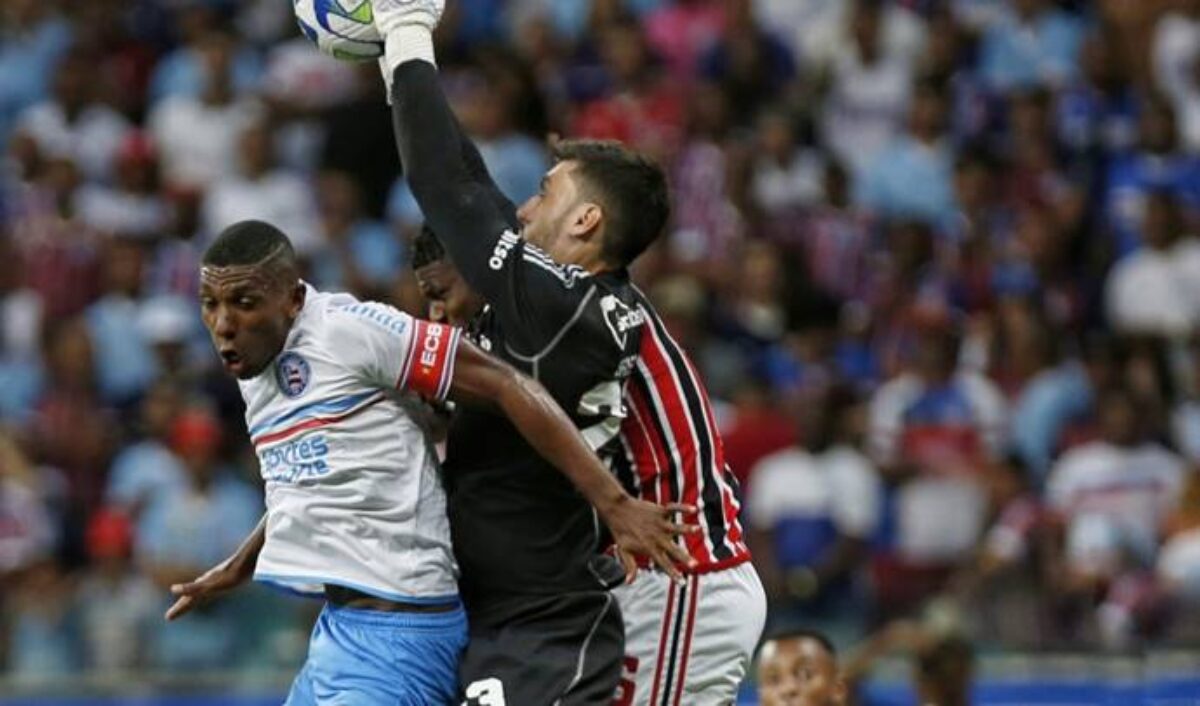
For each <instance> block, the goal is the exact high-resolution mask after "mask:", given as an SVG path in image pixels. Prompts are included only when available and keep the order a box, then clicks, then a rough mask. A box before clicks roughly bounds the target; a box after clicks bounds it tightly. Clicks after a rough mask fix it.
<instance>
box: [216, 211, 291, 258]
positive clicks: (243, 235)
mask: <svg viewBox="0 0 1200 706" xmlns="http://www.w3.org/2000/svg"><path fill="white" fill-rule="evenodd" d="M278 257H283V258H285V259H284V260H281V262H284V263H287V264H290V265H293V266H294V265H295V263H296V251H295V249H294V248H293V247H292V241H291V240H288V237H287V236H286V235H284V234H283V231H281V230H279V229H278V228H276V227H275V226H273V225H271V224H270V223H267V222H265V221H239V222H237V223H234V224H233V225H231V226H229V227H228V228H226V229H225V230H223V231H221V234H220V235H218V236H217V239H216V240H214V241H213V243H212V245H209V246H208V249H207V250H205V251H204V258H203V259H202V261H201V262H202V263H203V264H205V265H212V266H213V267H232V266H235V265H257V264H259V263H262V262H264V261H266V260H268V259H275V258H278Z"/></svg>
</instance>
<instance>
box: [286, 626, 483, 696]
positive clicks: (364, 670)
mask: <svg viewBox="0 0 1200 706" xmlns="http://www.w3.org/2000/svg"><path fill="white" fill-rule="evenodd" d="M466 645H467V616H466V613H465V612H464V611H463V609H462V607H461V606H459V607H458V608H457V609H456V610H453V611H451V612H448V613H385V612H382V611H375V610H358V609H355V608H344V607H340V606H336V605H331V604H329V603H326V604H325V608H324V609H323V610H322V611H321V615H320V616H319V617H318V618H317V624H316V626H314V627H313V633H312V639H311V640H310V641H309V644H308V660H307V661H305V663H304V668H303V669H301V670H300V673H299V674H298V675H296V680H295V681H294V682H292V690H291V692H290V693H289V694H288V698H287V701H286V702H285V705H284V706H383V705H384V704H387V705H389V706H442V705H443V704H446V705H455V704H457V703H458V700H457V696H458V660H459V657H460V656H461V655H462V651H463V648H465V647H466Z"/></svg>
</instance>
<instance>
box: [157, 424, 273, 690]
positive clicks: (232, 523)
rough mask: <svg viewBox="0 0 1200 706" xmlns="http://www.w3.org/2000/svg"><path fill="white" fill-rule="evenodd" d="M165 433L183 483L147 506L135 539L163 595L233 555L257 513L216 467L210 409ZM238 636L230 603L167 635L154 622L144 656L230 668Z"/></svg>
mask: <svg viewBox="0 0 1200 706" xmlns="http://www.w3.org/2000/svg"><path fill="white" fill-rule="evenodd" d="M170 436H171V446H172V448H173V449H174V450H175V452H176V453H177V454H178V455H179V458H180V459H181V460H182V462H183V465H184V467H185V469H186V471H187V481H186V483H185V485H184V486H183V487H182V488H180V489H179V490H178V491H177V492H173V493H169V494H163V495H162V496H161V497H160V498H159V499H158V500H157V501H156V502H155V503H153V504H152V505H150V506H149V507H147V508H146V515H145V519H144V521H142V522H140V523H139V524H138V529H137V536H136V547H137V558H138V561H139V563H140V564H141V565H142V567H143V569H144V570H145V571H146V572H147V574H148V575H149V577H150V578H151V579H152V580H153V581H154V583H155V584H157V586H158V587H159V590H162V591H165V590H167V589H168V588H169V587H170V585H171V584H173V583H179V582H182V581H190V580H192V579H193V578H195V577H196V576H199V575H200V574H201V573H203V572H204V571H205V570H207V569H208V567H210V566H212V565H214V564H216V563H217V562H219V561H221V560H222V559H224V558H225V557H226V556H228V555H229V554H232V553H233V550H234V549H236V548H237V546H238V545H239V544H240V543H241V541H242V539H243V538H244V537H245V536H246V535H247V534H248V533H249V532H250V530H252V529H253V528H254V526H255V525H256V524H257V522H258V519H259V516H260V515H261V514H262V507H261V501H259V500H258V498H257V497H256V496H255V493H254V491H253V490H251V489H250V488H249V487H248V486H246V484H245V483H243V482H242V481H241V480H240V479H238V478H236V477H234V475H233V474H232V472H231V470H230V469H228V468H223V467H222V466H221V464H220V462H219V460H218V456H217V452H218V450H219V448H220V443H221V431H220V426H219V424H218V421H217V420H216V419H215V418H214V417H213V416H212V415H211V414H210V413H209V412H207V411H204V410H199V409H189V410H187V411H185V412H184V413H182V414H181V415H180V416H179V417H177V418H176V419H175V421H174V422H173V423H172V425H171V432H170ZM237 632H238V624H237V618H236V602H232V603H231V602H224V603H218V604H215V605H213V606H212V607H211V608H210V609H209V610H208V611H206V612H202V613H201V614H200V615H198V616H196V617H195V619H192V620H188V621H185V622H182V623H179V624H178V625H174V624H172V625H171V626H170V629H169V630H168V629H167V627H166V624H165V623H160V624H159V631H158V635H157V639H156V640H155V641H154V649H153V651H152V653H151V654H152V655H153V656H154V660H155V662H156V663H157V664H158V665H160V666H163V667H168V668H176V669H178V668H183V667H217V666H232V664H233V660H234V658H235V653H234V652H233V648H234V646H235V644H236V641H237Z"/></svg>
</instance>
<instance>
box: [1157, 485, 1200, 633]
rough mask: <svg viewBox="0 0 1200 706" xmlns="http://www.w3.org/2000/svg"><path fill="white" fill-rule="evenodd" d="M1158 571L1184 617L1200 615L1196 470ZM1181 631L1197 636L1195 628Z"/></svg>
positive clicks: (1172, 524) (1199, 507)
mask: <svg viewBox="0 0 1200 706" xmlns="http://www.w3.org/2000/svg"><path fill="white" fill-rule="evenodd" d="M1156 569H1157V573H1158V577H1159V579H1160V580H1161V581H1162V582H1163V584H1164V589H1165V591H1166V592H1167V594H1168V595H1170V596H1172V597H1173V598H1174V599H1175V601H1176V602H1177V604H1178V606H1179V610H1180V612H1181V613H1182V615H1183V616H1195V615H1200V473H1196V472H1195V471H1194V470H1193V471H1192V472H1191V473H1190V474H1188V477H1187V481H1186V485H1185V486H1184V490H1183V492H1182V493H1181V494H1180V497H1179V506H1178V507H1177V508H1176V511H1175V513H1174V515H1173V517H1172V518H1171V521H1170V522H1169V523H1168V529H1167V539H1166V542H1165V543H1164V544H1163V547H1162V550H1161V551H1160V552H1159V555H1158V563H1157V566H1156ZM1181 627H1182V626H1181ZM1177 632H1178V633H1179V636H1180V637H1182V638H1185V639H1195V636H1196V632H1195V629H1194V628H1193V629H1191V630H1188V629H1186V628H1183V629H1180V630H1178V631H1177Z"/></svg>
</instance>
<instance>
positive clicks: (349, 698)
mask: <svg viewBox="0 0 1200 706" xmlns="http://www.w3.org/2000/svg"><path fill="white" fill-rule="evenodd" d="M200 306H201V314H202V318H203V320H204V324H205V326H206V328H207V329H208V330H209V333H210V335H211V337H212V340H213V345H214V346H215V348H216V349H217V353H218V354H219V355H220V357H221V360H222V363H223V364H224V367H225V369H226V370H227V371H228V372H229V373H231V374H233V375H235V376H236V377H237V378H238V386H239V388H240V389H241V392H242V396H243V398H244V400H245V402H246V425H247V427H248V429H249V433H250V436H251V440H252V442H253V443H254V446H255V450H256V453H257V455H258V458H259V463H260V470H261V473H262V476H263V479H264V481H265V486H266V505H267V512H266V515H265V516H264V518H263V522H262V523H261V524H260V526H259V528H258V529H257V530H256V531H255V533H254V534H253V535H252V536H251V537H250V538H249V539H247V541H246V542H245V543H244V544H243V546H242V547H241V548H240V549H239V551H238V552H237V553H236V554H235V555H234V556H233V557H231V558H230V559H229V560H228V561H226V562H224V563H222V564H221V565H219V566H218V567H216V568H214V569H213V570H211V571H209V572H208V573H206V574H205V575H204V576H202V577H201V578H200V579H198V580H197V581H196V582H193V583H192V584H187V585H183V586H177V587H173V589H172V590H173V592H174V593H176V594H177V595H179V596H180V597H179V599H178V600H177V601H176V603H175V604H174V605H173V606H172V607H171V608H170V609H169V611H168V613H167V618H168V619H174V618H176V617H178V616H180V615H182V614H184V613H186V612H187V611H188V610H190V609H191V608H192V607H193V606H194V605H195V604H196V603H197V601H199V600H202V599H205V598H210V597H212V596H214V595H217V594H219V593H221V592H223V591H225V590H228V589H230V588H232V587H234V586H236V585H238V584H240V583H242V582H244V581H245V580H246V578H247V577H248V576H249V575H250V574H251V573H253V576H254V578H255V579H256V580H259V581H264V582H270V583H274V584H278V585H281V586H284V587H286V588H289V589H291V590H295V591H298V592H301V593H308V594H313V595H318V596H323V597H324V599H325V601H326V603H325V608H324V610H323V611H322V613H321V616H320V617H319V618H318V621H317V624H316V626H315V627H314V630H313V634H312V640H311V643H310V647H309V657H308V660H307V662H306V663H305V666H304V668H303V669H302V671H301V672H300V674H299V675H298V676H297V678H296V680H295V682H294V683H293V686H292V690H291V693H290V694H289V696H288V701H287V703H288V704H297V705H299V704H322V703H329V704H331V703H335V702H336V703H338V704H349V705H352V706H357V705H358V704H362V705H364V706H365V705H367V704H380V703H421V704H452V703H457V696H458V675H457V667H458V661H459V657H460V653H461V651H462V649H463V647H464V645H465V642H466V633H467V626H466V617H465V614H464V611H463V608H462V605H461V602H460V600H459V592H458V588H457V586H456V580H455V566H454V558H453V555H452V551H451V545H450V530H449V527H448V523H447V517H446V500H445V495H444V491H443V489H442V484H441V480H440V478H439V477H438V473H437V463H436V460H435V456H434V452H433V448H432V444H431V443H430V442H429V441H428V439H427V437H426V434H425V432H424V430H423V429H421V428H420V426H419V425H418V424H417V423H416V422H415V421H414V419H413V418H412V417H411V416H410V414H409V412H408V408H407V405H408V404H409V401H408V400H406V399H404V395H405V393H417V394H420V395H423V396H425V397H427V398H429V399H431V400H435V401H440V400H444V399H447V398H450V399H454V400H457V401H461V402H464V403H469V404H472V405H480V406H489V407H493V406H494V407H496V408H498V409H500V410H501V411H502V412H503V413H504V414H505V415H506V416H507V417H508V419H509V420H510V421H511V422H512V424H513V426H514V427H515V428H516V430H518V431H519V433H521V434H522V435H524V436H525V437H526V438H527V439H528V440H529V442H530V443H531V444H533V445H534V447H535V448H536V449H537V450H538V451H539V452H540V453H542V454H544V455H545V456H546V458H547V459H549V460H550V461H551V462H552V463H554V464H555V465H556V466H557V467H558V468H561V469H563V473H564V474H565V475H566V476H568V477H569V478H570V479H571V481H572V482H574V483H575V484H576V486H577V487H578V489H579V491H580V492H581V493H582V494H583V495H584V496H586V497H587V498H588V499H590V500H591V501H592V502H594V503H596V507H597V509H598V510H599V511H600V512H601V514H602V515H603V516H604V518H605V521H606V522H608V523H609V526H610V527H611V526H613V525H614V524H616V525H618V526H620V527H621V532H622V533H623V534H625V546H628V547H630V548H631V549H632V548H634V547H635V546H636V545H639V544H642V543H648V544H649V545H650V548H651V550H652V551H654V552H655V553H656V555H658V556H659V557H660V558H661V559H662V560H663V562H664V563H667V564H669V562H670V560H671V559H670V555H671V553H672V552H673V551H674V547H673V546H672V545H671V538H672V536H673V533H676V532H679V531H682V528H681V527H680V526H677V525H674V524H673V523H671V522H670V521H669V520H668V518H667V515H668V512H667V511H666V510H664V509H662V508H658V507H655V506H652V505H649V504H647V503H641V502H640V501H636V500H633V499H631V498H629V497H628V496H627V495H626V494H625V492H624V491H623V490H622V489H621V488H620V486H619V484H617V483H616V482H615V481H613V479H612V478H611V476H610V475H609V474H608V472H607V470H606V469H605V467H604V466H603V465H602V464H601V462H600V460H599V459H598V458H597V457H596V456H595V454H594V453H592V451H591V450H590V449H589V448H588V446H587V444H586V443H585V442H584V440H583V439H582V437H581V436H580V434H579V433H578V431H577V430H576V429H575V428H574V426H573V425H572V424H571V422H570V420H569V419H567V418H566V417H565V416H564V415H563V413H562V411H561V410H560V409H559V408H558V407H557V406H556V405H555V404H554V402H553V401H552V400H551V399H550V397H549V396H548V395H547V394H546V392H545V390H544V389H543V388H542V387H541V386H540V385H538V384H537V383H536V382H534V381H532V380H529V379H528V378H526V377H524V376H522V375H520V374H519V373H517V372H516V371H515V370H514V369H512V368H511V367H509V366H506V365H504V364H503V363H501V362H499V361H497V360H496V359H494V358H493V357H491V356H488V355H486V354H484V353H483V352H481V351H480V350H479V349H478V348H476V347H475V346H473V345H471V344H470V343H469V342H463V341H461V338H460V331H459V330H457V329H455V328H453V327H450V326H447V325H444V324H436V323H430V322H426V321H421V320H417V319H413V318H412V317H410V316H408V315H406V314H404V313H402V312H400V311H398V310H396V309H393V308H391V307H388V306H385V305H382V304H377V303H374V302H360V301H358V300H357V299H355V298H354V297H352V296H350V295H347V294H329V293H323V292H318V291H316V290H315V289H313V288H311V287H310V286H308V285H307V284H305V283H304V282H302V281H301V280H300V278H299V269H298V266H297V263H296V256H295V253H294V251H293V250H292V246H291V243H290V242H289V241H288V239H287V237H286V236H285V235H284V234H283V233H281V232H280V231H279V230H278V229H276V228H274V227H273V226H271V225H269V224H266V223H263V222H260V221H245V222H241V223H238V224H235V225H233V226H230V227H229V228H228V229H226V230H225V231H224V232H223V233H222V234H221V235H220V236H219V237H218V238H217V239H216V241H215V242H214V243H213V244H212V246H211V247H210V248H209V249H208V250H207V251H206V253H205V255H204V258H203V261H202V267H201V273H200Z"/></svg>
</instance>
